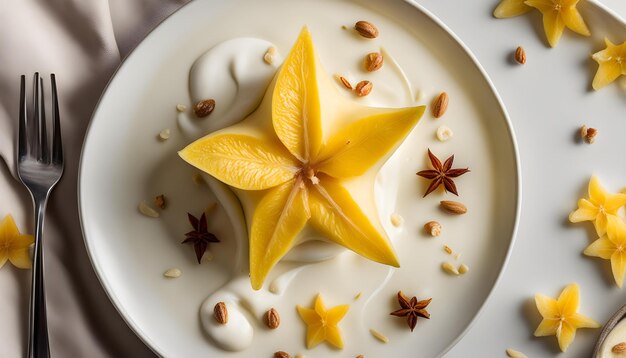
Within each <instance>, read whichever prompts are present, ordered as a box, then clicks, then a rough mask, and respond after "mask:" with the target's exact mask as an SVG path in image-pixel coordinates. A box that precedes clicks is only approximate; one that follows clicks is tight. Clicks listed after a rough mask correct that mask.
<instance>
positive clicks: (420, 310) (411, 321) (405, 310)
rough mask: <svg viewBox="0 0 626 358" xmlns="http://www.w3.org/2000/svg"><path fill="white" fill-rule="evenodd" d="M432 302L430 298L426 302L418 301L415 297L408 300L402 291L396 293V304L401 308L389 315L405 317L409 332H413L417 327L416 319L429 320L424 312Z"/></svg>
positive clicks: (426, 312)
mask: <svg viewBox="0 0 626 358" xmlns="http://www.w3.org/2000/svg"><path fill="white" fill-rule="evenodd" d="M432 300H433V299H432V298H429V299H427V300H422V301H418V300H417V298H415V297H413V298H411V299H410V300H409V298H408V297H406V296H405V295H404V294H403V293H402V291H398V302H399V303H400V307H401V308H400V309H399V310H397V311H393V312H391V313H390V314H391V315H392V316H397V317H406V320H407V324H408V325H409V328H411V332H413V329H415V326H416V325H417V317H423V318H426V319H430V313H428V311H426V306H428V304H430V301H432Z"/></svg>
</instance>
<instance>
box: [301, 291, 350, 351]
mask: <svg viewBox="0 0 626 358" xmlns="http://www.w3.org/2000/svg"><path fill="white" fill-rule="evenodd" d="M296 308H297V309H298V314H300V318H302V320H303V321H304V323H306V325H307V331H306V347H307V348H308V349H311V348H313V347H315V346H317V345H318V344H320V343H322V342H324V341H327V342H328V343H330V344H332V345H333V346H335V347H337V348H339V349H341V348H343V340H342V339H341V332H339V327H337V324H338V323H339V321H341V319H342V318H343V316H345V315H346V313H348V309H349V308H350V306H348V305H340V306H335V307H333V308H331V309H329V310H327V309H326V307H324V302H323V301H322V296H321V295H317V298H315V304H314V307H313V309H311V308H306V307H302V306H300V305H298V306H296Z"/></svg>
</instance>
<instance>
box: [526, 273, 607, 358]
mask: <svg viewBox="0 0 626 358" xmlns="http://www.w3.org/2000/svg"><path fill="white" fill-rule="evenodd" d="M579 300H580V293H579V288H578V285H577V284H575V283H572V284H570V285H568V286H567V287H565V289H564V290H563V291H562V292H561V294H560V295H559V298H558V299H556V300H555V299H554V298H551V297H548V296H544V295H542V294H540V293H538V294H536V295H535V304H536V305H537V310H539V313H540V314H541V316H542V317H543V320H542V321H541V323H540V324H539V327H537V330H535V337H543V336H552V335H555V336H556V339H557V341H558V342H559V348H560V349H561V351H562V352H565V351H566V350H567V347H569V345H570V344H571V343H572V342H573V341H574V337H575V336H576V330H577V329H579V328H598V327H600V324H599V323H598V322H596V321H594V320H592V319H591V318H588V317H586V316H583V315H581V314H580V313H578V312H577V311H578V302H579Z"/></svg>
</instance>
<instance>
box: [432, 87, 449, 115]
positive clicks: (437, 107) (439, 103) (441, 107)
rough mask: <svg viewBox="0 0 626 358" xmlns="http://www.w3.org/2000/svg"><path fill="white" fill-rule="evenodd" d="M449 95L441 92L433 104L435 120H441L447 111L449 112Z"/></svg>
mask: <svg viewBox="0 0 626 358" xmlns="http://www.w3.org/2000/svg"><path fill="white" fill-rule="evenodd" d="M449 97H450V96H448V93H446V92H441V93H440V94H439V95H438V96H437V97H435V100H434V102H433V116H434V117H435V118H441V117H442V116H443V115H444V114H445V113H446V111H447V110H448V102H449V100H450V99H449Z"/></svg>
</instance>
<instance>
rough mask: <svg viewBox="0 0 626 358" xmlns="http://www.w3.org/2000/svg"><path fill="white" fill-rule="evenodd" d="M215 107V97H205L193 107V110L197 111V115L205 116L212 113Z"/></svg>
mask: <svg viewBox="0 0 626 358" xmlns="http://www.w3.org/2000/svg"><path fill="white" fill-rule="evenodd" d="M214 109H215V100H214V99H205V100H202V101H200V102H198V103H196V105H195V106H194V107H193V111H194V112H195V113H196V116H198V117H199V118H204V117H206V116H208V115H209V114H211V112H213V110H214Z"/></svg>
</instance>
